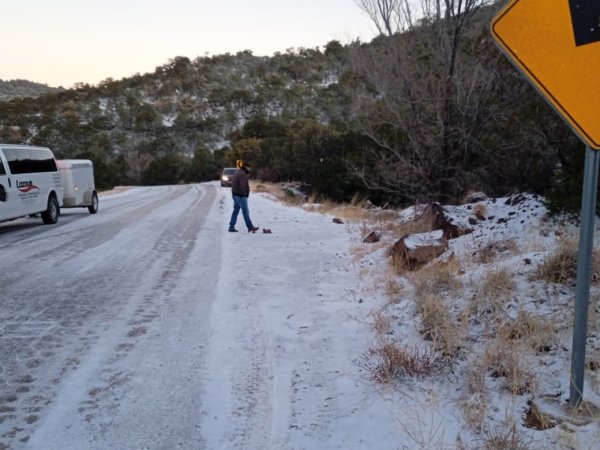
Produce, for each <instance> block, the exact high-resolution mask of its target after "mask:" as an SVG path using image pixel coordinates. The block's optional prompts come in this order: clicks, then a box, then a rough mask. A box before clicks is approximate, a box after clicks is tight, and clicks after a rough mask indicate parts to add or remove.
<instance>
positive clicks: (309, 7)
mask: <svg viewBox="0 0 600 450" xmlns="http://www.w3.org/2000/svg"><path fill="white" fill-rule="evenodd" d="M3 19H4V20H3V24H2V26H1V27H0V39H1V40H2V42H5V43H9V44H8V45H4V46H2V50H1V51H0V55H1V61H2V66H1V67H0V79H1V80H4V81H9V80H16V79H22V80H29V81H33V82H36V83H44V84H47V85H48V86H52V87H58V86H62V87H64V88H71V87H73V85H75V84H77V83H87V84H91V85H97V84H98V83H100V82H101V81H103V80H106V79H109V78H112V79H115V80H120V79H122V78H127V77H131V76H133V75H135V74H137V73H140V74H144V73H148V72H153V71H154V70H155V69H156V67H158V66H162V65H164V64H167V63H168V62H169V60H171V59H173V58H175V57H178V56H184V57H188V58H190V59H192V60H193V59H195V58H197V57H204V56H214V55H221V54H225V53H231V54H235V53H237V52H240V51H245V50H250V51H251V52H252V53H253V54H254V55H257V56H270V55H273V54H274V53H276V52H281V53H285V52H286V51H287V50H288V49H289V48H294V49H299V48H313V49H314V48H317V47H318V48H320V49H321V50H322V49H323V48H324V46H325V45H326V44H327V43H328V42H330V41H332V40H338V41H340V42H341V43H342V44H347V43H350V42H352V41H354V40H356V39H360V40H361V41H363V42H365V41H366V42H368V41H370V40H371V39H372V38H373V37H375V35H376V32H375V27H374V26H373V25H372V23H371V22H370V20H369V18H368V17H367V15H366V14H365V13H364V12H363V11H361V10H360V8H359V7H358V6H357V5H356V4H355V3H354V1H353V0H279V1H276V2H274V1H268V0H254V1H251V2H250V1H242V0H230V1H222V2H213V1H206V0H196V1H192V0H172V1H170V2H159V1H157V0H121V1H117V0H104V1H97V0H93V1H85V0H79V1H75V0H55V1H54V2H47V1H46V0H20V1H19V2H10V3H7V4H6V5H3Z"/></svg>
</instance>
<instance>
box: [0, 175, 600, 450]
mask: <svg viewBox="0 0 600 450" xmlns="http://www.w3.org/2000/svg"><path fill="white" fill-rule="evenodd" d="M146 189H154V190H146ZM212 189H215V190H216V191H217V193H216V197H215V201H214V203H213V204H212V206H210V211H209V212H208V213H206V212H205V210H200V209H195V208H196V206H195V205H196V204H197V203H198V201H197V200H195V199H197V198H198V195H199V194H200V193H201V192H205V193H206V194H203V195H204V197H202V198H203V199H206V200H203V202H208V200H209V199H210V198H211V195H213V194H211V195H208V193H210V192H211V190H212ZM163 190H165V189H163V188H136V189H133V190H131V191H126V192H120V193H117V194H114V195H105V196H102V197H101V199H100V200H101V203H100V205H101V206H100V212H99V213H98V215H97V216H98V217H97V218H95V217H94V218H90V219H89V222H85V223H86V226H87V227H89V226H91V224H92V221H95V220H104V221H108V219H109V213H108V212H106V211H105V212H104V217H103V210H102V208H103V205H108V204H110V202H115V208H114V209H113V210H114V211H115V212H116V211H117V208H116V203H118V202H121V203H122V204H123V205H125V204H128V203H127V202H129V204H131V202H132V201H133V200H134V199H136V198H138V197H136V196H138V195H140V193H141V194H142V195H143V198H147V199H148V200H149V199H151V198H156V197H157V196H158V194H157V193H159V192H162V191H163ZM166 191H167V194H165V195H168V197H165V199H167V198H168V199H169V202H168V203H166V202H165V203H164V205H163V206H161V207H160V208H151V205H152V203H148V206H147V207H145V209H144V210H143V212H142V210H141V209H140V212H139V213H138V214H137V216H136V218H135V221H131V222H132V223H131V224H128V223H127V224H126V223H125V222H128V221H126V220H125V219H124V217H122V216H118V215H115V222H114V223H115V224H117V223H118V224H119V226H120V227H125V226H126V225H127V226H128V227H134V223H142V222H144V221H145V220H146V218H145V215H148V217H149V218H150V219H151V222H145V223H146V225H139V231H135V230H136V229H134V228H122V230H123V231H120V232H119V233H118V234H117V237H119V236H120V237H119V239H116V240H115V241H114V243H115V244H117V245H119V246H120V247H115V246H111V242H113V240H112V238H111V236H109V234H106V235H103V236H102V239H105V240H106V241H105V242H104V243H103V244H102V246H101V248H102V249H104V250H103V251H104V253H103V254H102V255H99V254H98V253H97V251H96V254H95V259H94V261H95V264H97V266H96V267H98V266H99V267H103V266H104V265H107V266H108V265H109V263H110V262H111V261H112V260H113V259H116V260H121V261H123V263H126V262H127V261H128V260H129V259H128V258H131V257H132V255H131V253H132V249H131V247H128V246H131V245H133V244H132V239H133V240H135V239H136V238H135V236H136V235H137V239H138V240H139V241H140V242H142V243H144V242H146V241H148V243H149V242H150V241H149V240H150V239H151V236H149V235H150V234H152V233H154V232H155V231H156V233H157V234H158V233H159V232H160V233H163V234H160V236H164V235H165V233H169V235H171V234H172V235H173V236H172V237H173V239H174V240H172V241H170V242H162V241H157V242H158V244H155V248H153V250H152V251H156V252H159V251H169V252H173V259H172V262H173V264H175V265H173V264H171V263H169V264H166V263H165V264H163V263H160V262H159V261H156V262H152V264H153V265H151V266H149V267H151V268H152V271H153V272H155V275H156V285H155V287H152V286H147V287H143V286H137V285H136V280H135V279H134V278H133V277H134V276H137V272H138V271H140V272H141V271H144V268H143V267H141V268H138V269H139V270H138V269H135V270H134V268H133V267H131V268H130V269H131V270H132V271H131V272H129V273H130V274H131V275H130V276H129V278H130V279H129V280H127V279H126V278H125V275H126V274H127V272H120V273H122V276H121V278H123V279H122V282H123V283H124V284H126V285H127V290H126V291H127V292H128V297H123V298H120V299H116V300H115V302H117V301H118V302H123V305H122V306H120V307H119V308H120V309H115V310H113V311H112V312H111V320H112V322H104V323H102V326H101V327H99V328H98V329H97V330H95V331H94V333H92V334H93V335H92V337H91V338H90V343H89V345H86V348H85V352H86V353H85V354H82V355H81V356H80V359H81V361H76V362H74V363H73V364H74V366H75V367H74V368H68V369H66V371H67V375H68V377H67V381H66V382H62V383H60V384H59V385H58V387H56V388H54V389H56V391H57V392H56V393H55V394H53V395H48V396H47V398H48V402H47V403H46V404H45V406H44V407H43V408H40V409H39V411H38V412H37V414H39V416H40V417H39V419H38V420H36V421H35V423H33V422H32V423H30V424H29V425H22V427H26V426H30V427H31V430H30V433H29V434H30V438H28V439H27V440H23V441H18V440H16V439H13V440H11V437H10V436H11V433H13V435H17V436H19V434H18V432H17V431H16V430H14V428H11V429H10V430H9V431H5V432H4V435H1V436H0V443H4V442H9V443H10V445H9V446H6V444H0V448H2V449H6V448H24V449H27V448H31V449H36V450H37V449H59V448H60V449H73V450H75V449H109V448H110V449H124V450H125V449H163V448H164V449H167V448H168V449H172V448H181V449H209V450H212V449H244V450H247V449H254V450H258V449H261V450H262V449H265V450H266V449H272V450H276V449H277V450H279V449H285V450H288V449H289V450H292V449H293V450H300V449H332V450H335V449H340V450H341V449H353V450H354V449H381V450H388V449H390V450H395V449H454V448H457V449H476V448H477V449H479V448H489V449H500V448H510V449H520V448H523V449H555V448H565V449H568V448H572V449H596V448H600V427H599V418H598V416H599V414H598V412H597V411H598V410H597V409H596V407H598V406H600V378H599V376H598V372H597V371H596V370H597V369H598V367H599V366H600V340H599V339H598V331H599V330H600V323H598V317H600V315H598V314H597V308H598V299H597V295H596V288H595V287H594V292H593V295H592V299H593V308H592V310H593V312H592V313H591V315H590V333H589V335H590V338H589V341H588V355H589V358H588V359H589V360H590V367H592V368H595V370H590V369H588V371H587V378H586V385H585V392H584V399H585V405H584V406H585V408H584V409H583V411H581V412H571V411H569V410H568V408H567V407H566V405H567V399H568V394H569V373H568V372H569V363H570V351H571V348H570V346H571V326H572V325H571V323H572V303H573V298H574V287H573V285H572V283H569V282H567V283H562V284H558V283H548V282H545V281H542V280H540V279H539V277H538V276H537V275H536V273H537V270H538V267H539V266H540V264H542V263H543V262H544V261H545V260H546V259H547V258H548V257H549V256H550V255H551V254H552V253H553V252H554V251H555V249H556V246H557V244H558V243H559V242H560V241H561V240H564V239H565V237H566V236H569V235H573V233H575V237H576V231H577V229H576V228H575V227H574V226H573V225H570V224H569V223H567V222H565V223H564V224H560V223H557V222H556V221H552V220H548V219H547V218H546V211H545V208H544V206H543V204H542V202H541V199H538V198H535V197H532V196H525V197H524V198H523V199H521V201H519V202H516V201H514V202H513V204H507V201H508V200H509V199H496V200H483V201H481V202H479V203H477V204H472V205H465V206H460V207H452V208H448V209H447V214H448V216H450V217H452V218H453V223H456V224H459V225H464V226H465V227H466V226H468V227H470V228H472V229H473V232H472V233H470V234H467V235H464V236H462V237H460V238H457V239H453V240H451V241H450V244H449V248H448V250H447V251H446V252H445V253H444V254H443V255H442V256H440V257H439V258H438V259H437V261H434V262H432V263H430V264H429V265H427V266H425V267H423V268H421V269H420V270H417V271H414V272H408V271H404V272H398V271H397V270H395V269H394V268H393V266H392V265H391V263H390V258H389V256H388V250H389V248H390V247H391V245H392V244H393V243H394V242H395V241H396V240H397V239H398V238H399V237H400V236H399V234H401V230H402V229H403V228H402V227H403V225H406V223H407V222H408V223H410V222H414V220H413V219H414V218H415V217H418V215H419V213H418V212H416V211H414V210H406V211H402V212H397V213H392V214H391V215H392V216H393V220H390V213H389V212H382V213H380V214H376V213H372V214H370V215H369V216H368V217H365V218H361V219H356V218H354V219H352V218H350V219H347V218H346V217H345V216H344V215H343V214H341V213H340V212H339V211H333V212H331V213H321V212H318V210H319V209H324V208H318V207H317V206H315V205H305V206H304V207H299V206H298V207H293V206H286V205H284V204H283V203H281V202H279V201H278V200H276V199H275V198H274V197H273V196H271V195H270V194H266V193H264V194H263V193H253V194H252V195H251V197H250V201H249V204H250V211H251V216H252V219H253V222H254V223H255V225H257V226H259V227H260V231H259V232H258V233H256V234H249V233H247V232H245V230H244V228H245V227H244V226H243V222H242V218H241V216H240V218H239V221H238V226H237V228H238V229H239V230H240V232H239V233H227V231H226V230H227V224H228V221H229V215H230V213H231V199H230V193H229V190H228V189H225V188H220V187H218V186H216V185H214V186H213V185H203V186H200V187H194V188H193V189H189V188H187V187H177V188H168V189H166ZM179 198H182V199H184V202H183V203H176V202H179V200H178V199H179ZM513 200H514V198H513ZM508 203H511V202H508ZM161 204H162V203H161ZM207 205H208V203H207ZM190 211H191V212H190ZM199 212H201V213H202V214H207V216H206V217H202V218H201V225H194V220H193V217H194V216H193V214H198V213H199ZM475 212H477V213H478V215H479V216H480V217H484V218H485V219H484V220H483V219H481V218H480V219H477V220H476V219H475V218H474V216H475ZM336 215H339V216H340V217H341V218H342V221H343V223H341V224H340V223H334V221H333V220H332V219H333V217H334V216H336ZM384 217H385V218H384ZM167 220H168V221H169V222H167ZM170 221H173V223H178V224H181V228H182V230H183V229H185V234H183V231H182V234H181V235H175V234H173V233H172V232H169V229H170V228H169V227H167V223H171V222H170ZM82 223H84V221H83V220H78V221H77V222H75V221H73V222H71V223H69V224H67V225H65V228H62V229H60V228H59V229H57V231H56V233H57V236H58V235H59V234H60V235H61V236H62V235H63V234H64V233H65V232H68V229H69V228H68V227H71V226H72V227H75V226H76V224H82ZM107 223H108V222H107ZM111 223H112V222H111ZM104 226H107V225H104ZM110 226H113V225H110ZM115 226H116V225H115ZM163 228H165V229H164V230H162V229H163ZM84 229H85V230H89V229H90V228H81V231H82V232H83V230H84ZM263 229H270V230H271V231H272V232H271V233H264V232H263ZM27 230H28V231H27V232H28V233H33V232H35V228H27ZM45 230H47V228H45ZM369 231H377V232H378V233H379V234H380V236H381V241H380V242H377V243H369V244H367V243H363V242H362V239H363V238H364V237H365V235H366V234H367V233H368V232H369ZM11 233H13V232H8V233H7V234H5V235H3V236H0V239H7V237H8V238H10V236H12V234H11ZM15 233H16V232H15ZM190 233H195V236H196V238H195V241H196V242H195V245H192V242H188V240H189V239H190V237H189V236H190ZM178 236H179V237H178ZM29 240H30V241H32V242H33V240H34V239H33V237H32V236H30V237H29ZM37 241H38V242H41V240H37ZM192 241H193V238H192ZM0 242H1V241H0ZM15 245H16V241H15ZM22 245H25V244H22ZM143 247H146V245H144V246H142V247H140V250H139V251H140V252H141V251H142V250H141V249H142V248H143ZM98 248H100V247H98ZM133 248H137V247H136V246H134V247H133ZM5 250H6V251H10V249H9V248H8V247H7V248H5V249H3V251H5ZM81 251H82V252H83V250H81ZM136 251H138V250H136ZM78 254H79V253H78ZM169 254H170V253H169ZM48 255H50V256H51V253H49V252H48ZM144 255H145V253H144ZM153 255H154V253H152V254H150V253H148V257H144V261H145V262H144V264H150V261H154V260H153V259H152V258H154V256H153ZM157 255H158V253H157ZM181 255H183V256H184V257H185V259H181V258H180V256H181ZM13 256H15V257H16V256H17V254H16V253H15V254H14V255H13ZM77 258H78V256H76V254H75V253H73V255H71V261H70V262H69V261H67V259H66V258H65V263H68V264H70V265H69V267H71V266H73V270H74V271H76V272H77V271H79V272H83V271H84V270H86V268H85V267H78V266H77V265H76V259H77ZM178 258H179V259H178ZM46 259H48V260H49V261H51V259H50V258H46ZM92 262H93V261H92ZM92 262H90V264H92ZM163 265H164V267H162V266H163ZM159 266H160V268H161V271H159V270H158V269H159ZM90 268H92V267H91V266H90ZM48 270H49V271H50V270H51V269H50V268H49V269H48ZM111 270H112V269H111ZM150 275H151V278H153V277H154V275H152V274H150ZM0 279H2V275H0ZM143 279H144V280H145V282H147V281H148V278H147V277H146V278H143ZM7 280H8V281H11V280H10V279H9V278H7ZM507 280H508V281H507ZM11 282H12V281H11ZM14 283H17V281H14ZM153 286H154V285H153ZM151 288H152V289H151ZM65 289H66V287H65ZM153 289H154V290H153ZM152 292H155V295H152ZM119 293H120V290H119V289H118V288H117V287H115V289H114V290H113V291H112V292H111V293H110V294H111V295H112V296H118V295H119ZM163 294H164V295H163ZM138 297H139V300H140V302H141V301H142V300H143V301H144V302H147V301H150V302H151V306H152V308H151V309H149V310H148V311H146V313H145V314H146V315H148V319H147V320H145V321H144V323H143V328H144V330H143V333H142V332H141V331H140V332H139V333H135V331H136V330H138V331H139V330H140V329H141V328H140V326H134V325H135V323H134V324H132V321H129V322H128V320H127V319H128V316H126V315H125V316H124V315H123V314H125V313H127V312H128V311H129V312H132V313H133V312H135V311H137V310H139V305H137V306H136V303H135V302H134V301H137V300H135V299H136V298H138ZM106 298H107V301H108V299H109V298H112V297H111V296H110V295H109V296H107V297H106ZM426 300H427V301H428V300H431V301H432V302H433V303H427V302H426ZM426 303H427V304H428V305H429V306H431V304H434V305H441V306H442V308H441V309H439V310H436V311H437V313H438V315H437V316H436V317H438V316H439V317H441V318H443V319H444V320H445V322H444V321H442V322H437V323H438V325H439V328H438V332H439V335H436V336H435V337H433V338H432V336H431V335H429V336H428V339H426V336H425V334H424V333H423V330H424V328H426V327H425V324H426V322H427V320H428V317H427V316H424V315H423V313H422V311H423V307H424V305H425V304H426ZM115 304H116V303H115ZM140 305H141V303H140ZM136 308H137V309H136ZM594 311H596V312H594ZM150 314H151V316H150ZM432 316H433V315H432ZM85 317H86V316H85V315H83V316H81V320H79V321H78V322H77V323H78V325H77V326H78V327H80V328H81V327H84V326H85ZM90 317H91V318H94V317H95V316H90ZM144 317H146V316H144ZM524 318H526V319H527V320H525V319H524ZM544 325H547V326H544ZM519 326H520V327H521V328H519ZM82 329H83V328H82ZM532 330H533V332H532ZM0 331H2V332H4V331H6V330H4V329H2V328H1V327H0ZM65 331H66V330H65ZM127 331H128V333H125V332H127ZM536 333H537V334H536ZM120 334H122V335H123V336H125V335H126V336H129V337H133V338H134V339H135V344H132V343H131V342H133V341H128V342H130V343H128V344H120V345H118V344H119V342H120V341H119V339H122V337H117V336H119V335H120ZM65 336H67V334H66V333H65ZM0 337H2V336H1V334H0ZM107 337H108V338H110V339H107ZM65 339H66V337H65ZM0 342H2V341H1V340H0ZM441 343H443V344H445V346H443V347H440V344H441ZM385 345H388V346H392V347H394V348H397V349H401V350H402V349H403V350H406V351H407V353H408V355H409V356H411V355H412V356H413V357H415V356H416V355H417V356H418V355H421V356H422V355H429V356H430V361H431V362H432V364H431V366H427V370H424V371H422V372H421V373H419V375H418V376H416V375H411V374H410V373H409V372H410V371H406V372H401V371H400V372H397V373H396V376H394V377H390V378H388V379H386V380H385V382H382V379H384V378H385V377H384V376H382V373H381V371H380V370H379V369H380V368H381V355H382V354H381V353H378V349H381V348H383V346H385ZM113 348H116V349H118V353H116V354H115V353H113ZM444 351H446V352H447V354H445V355H444V354H443V352H444ZM58 356H60V355H58ZM55 358H56V356H55ZM57 359H59V358H57ZM103 361H104V362H103ZM420 361H421V362H422V361H423V359H421V360H420ZM413 362H414V361H413ZM594 363H595V364H594ZM401 366H402V365H401ZM408 366H409V364H408V363H405V368H406V367H408ZM83 368H87V369H86V370H83ZM94 368H95V369H94ZM103 368H104V369H103ZM92 369H94V370H92ZM7 375H10V374H7V373H6V372H0V376H1V377H4V378H5V379H8V378H9V377H8V376H7ZM377 375H379V376H378V377H377ZM96 377H100V378H96ZM376 378H378V379H379V381H378V380H376ZM101 379H105V380H104V381H106V382H107V383H108V382H110V383H109V384H106V383H104V384H106V386H105V387H103V388H98V389H91V387H94V386H104V384H100V380H101ZM3 381H5V380H3ZM33 382H37V379H34V380H33ZM33 382H32V383H31V384H33ZM50 386H51V385H50V383H46V385H44V389H51V387H50ZM86 398H90V400H89V401H84V400H85V399H86ZM52 402H54V404H53V403H52ZM56 402H60V404H56ZM12 405H14V403H11V398H10V396H4V397H3V398H0V408H3V409H0V418H2V417H3V418H4V419H3V421H6V422H5V425H6V424H7V423H10V421H11V420H13V419H12V418H9V417H10V414H11V412H10V411H11V408H13V409H14V407H13V406H12ZM532 405H533V406H532ZM594 405H595V406H594ZM536 411H537V413H536ZM536 415H537V416H538V419H539V420H538V421H537V422H539V423H542V424H543V425H544V426H543V427H542V428H545V429H536V428H534V427H532V424H535V423H536V421H535V420H533V419H534V418H532V416H536ZM1 424H2V422H0V426H2V425H1ZM3 445H4V446H3Z"/></svg>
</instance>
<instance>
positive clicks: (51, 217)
mask: <svg viewBox="0 0 600 450" xmlns="http://www.w3.org/2000/svg"><path fill="white" fill-rule="evenodd" d="M59 214H60V208H59V206H58V200H56V196H55V195H54V194H52V195H50V197H48V207H47V208H46V211H43V212H42V222H44V223H45V224H46V225H52V224H54V223H56V222H58V216H59Z"/></svg>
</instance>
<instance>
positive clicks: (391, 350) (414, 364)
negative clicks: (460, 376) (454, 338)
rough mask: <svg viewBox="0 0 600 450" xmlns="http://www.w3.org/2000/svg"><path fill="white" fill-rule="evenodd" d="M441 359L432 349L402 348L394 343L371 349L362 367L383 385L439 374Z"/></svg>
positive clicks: (386, 343) (385, 343)
mask: <svg viewBox="0 0 600 450" xmlns="http://www.w3.org/2000/svg"><path fill="white" fill-rule="evenodd" d="M440 361H441V359H440V358H439V356H438V355H437V353H436V352H434V351H433V350H431V349H419V348H417V347H412V348H406V349H405V348H401V347H399V346H398V345H397V344H395V343H392V342H384V343H382V344H381V345H379V346H377V347H375V348H371V349H369V351H368V352H367V354H366V355H365V356H364V358H363V361H362V362H361V365H362V366H363V367H364V368H366V369H367V370H368V371H369V372H370V373H371V374H372V376H373V378H374V379H375V381H377V382H378V383H382V384H388V383H392V382H394V381H398V380H402V379H405V378H423V377H426V376H429V375H433V374H434V373H437V372H438V371H439V369H440Z"/></svg>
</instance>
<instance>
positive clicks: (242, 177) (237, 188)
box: [231, 168, 250, 197]
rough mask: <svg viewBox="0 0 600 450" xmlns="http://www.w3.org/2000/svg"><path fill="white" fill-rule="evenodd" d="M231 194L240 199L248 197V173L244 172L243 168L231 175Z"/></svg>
mask: <svg viewBox="0 0 600 450" xmlns="http://www.w3.org/2000/svg"><path fill="white" fill-rule="evenodd" d="M231 194H232V195H239V196H240V197H248V196H249V195H250V184H248V172H246V170H245V169H244V168H241V169H238V170H236V171H235V173H234V174H233V180H231Z"/></svg>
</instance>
